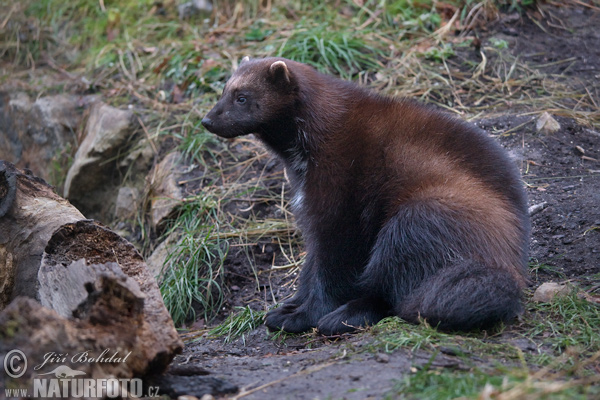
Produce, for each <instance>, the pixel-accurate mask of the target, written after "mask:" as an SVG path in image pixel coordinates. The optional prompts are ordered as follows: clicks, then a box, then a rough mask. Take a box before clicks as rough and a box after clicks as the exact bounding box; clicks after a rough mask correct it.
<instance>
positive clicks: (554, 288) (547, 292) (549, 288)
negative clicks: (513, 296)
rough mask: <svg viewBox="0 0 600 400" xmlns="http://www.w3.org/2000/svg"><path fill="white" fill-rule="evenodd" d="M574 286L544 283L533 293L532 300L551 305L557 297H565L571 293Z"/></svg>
mask: <svg viewBox="0 0 600 400" xmlns="http://www.w3.org/2000/svg"><path fill="white" fill-rule="evenodd" d="M571 289H572V286H571V285H568V284H564V285H561V284H559V283H555V282H545V283H542V284H541V285H540V286H539V287H538V288H537V289H536V290H535V293H533V297H532V298H531V300H533V301H536V302H540V303H550V302H551V301H553V300H554V299H555V298H557V297H563V296H566V295H568V294H569V293H570V292H571Z"/></svg>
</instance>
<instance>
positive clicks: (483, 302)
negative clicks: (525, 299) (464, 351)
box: [395, 262, 523, 331]
mask: <svg viewBox="0 0 600 400" xmlns="http://www.w3.org/2000/svg"><path fill="white" fill-rule="evenodd" d="M395 311H396V313H397V315H399V316H400V317H401V318H403V319H405V320H407V321H410V322H418V320H419V318H422V319H425V320H426V321H427V322H428V323H429V324H430V325H432V326H437V327H438V328H439V329H443V330H461V331H467V330H471V329H477V328H486V327H490V326H492V325H494V324H496V323H498V322H501V321H502V322H509V321H510V320H512V319H514V318H515V317H516V316H517V315H518V314H520V313H521V312H522V311H523V307H522V305H521V288H520V287H519V285H518V284H517V282H516V280H515V278H514V277H513V276H512V275H511V274H509V273H508V272H507V271H504V270H501V269H498V268H490V267H485V266H482V265H479V264H477V263H465V262H463V263H458V264H456V265H454V266H450V267H447V268H443V269H441V270H440V271H439V272H438V273H437V274H436V275H434V276H432V277H430V278H428V279H426V280H424V281H423V283H422V284H421V286H419V287H418V288H416V289H415V290H414V291H412V292H411V293H410V294H409V295H408V296H407V297H406V298H405V299H404V301H402V302H401V304H399V305H397V307H396V310H395Z"/></svg>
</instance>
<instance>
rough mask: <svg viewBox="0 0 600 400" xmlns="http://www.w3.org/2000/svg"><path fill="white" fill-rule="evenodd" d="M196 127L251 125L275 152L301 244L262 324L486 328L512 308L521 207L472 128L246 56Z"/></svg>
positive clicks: (493, 149) (232, 132) (514, 180)
mask: <svg viewBox="0 0 600 400" xmlns="http://www.w3.org/2000/svg"><path fill="white" fill-rule="evenodd" d="M202 124H203V125H204V127H205V128H206V129H207V130H208V131H210V132H212V133H214V134H216V135H218V136H221V137H224V138H233V137H237V136H241V135H247V134H251V133H252V134H254V135H256V137H258V138H259V139H260V140H261V141H262V142H263V143H264V144H265V145H266V146H267V147H268V148H270V149H271V150H272V151H273V152H274V153H275V154H277V155H278V156H279V157H280V158H281V159H282V160H283V162H284V164H285V167H286V170H287V172H288V176H289V179H290V181H291V184H292V187H293V198H292V201H291V205H292V209H293V212H294V215H295V217H296V221H297V225H298V227H299V228H300V230H301V232H302V235H303V238H304V241H305V246H306V253H307V256H306V262H305V263H304V265H303V266H302V271H301V274H300V281H299V287H298V291H297V293H296V295H295V296H294V297H293V298H291V299H290V300H288V301H286V302H285V303H284V304H282V305H281V306H280V307H278V308H275V309H272V310H271V311H269V312H268V314H267V316H266V325H267V326H268V327H269V328H270V329H271V330H284V331H287V332H304V331H307V330H310V329H311V328H314V327H316V328H317V329H318V330H319V332H321V333H322V334H325V335H332V334H339V333H343V332H350V331H353V330H355V329H356V328H357V327H362V326H368V325H372V324H375V323H377V321H379V320H381V319H382V318H384V317H387V316H391V315H397V316H399V317H400V318H402V319H404V320H406V321H409V322H414V323H417V322H419V321H423V320H424V321H427V322H428V323H429V324H430V325H432V326H437V327H438V328H439V329H443V330H463V331H464V330H472V329H478V328H481V329H485V328H488V327H491V326H493V325H494V324H497V323H499V322H510V321H511V320H512V319H514V318H515V317H516V316H517V315H518V314H519V313H520V312H522V304H521V292H522V289H523V288H524V287H525V286H526V284H527V281H528V279H527V267H526V266H527V248H528V237H529V217H528V214H527V205H526V204H527V199H526V195H525V192H524V187H523V185H522V183H521V179H520V174H519V171H518V169H517V168H516V166H515V165H514V163H513V162H512V161H511V159H510V158H509V157H508V154H507V153H506V152H505V151H504V150H503V149H502V147H501V146H500V145H498V144H497V143H496V142H495V141H494V140H493V139H492V138H490V137H489V136H488V135H486V133H485V132H483V131H481V130H480V129H478V128H476V127H475V126H473V125H471V124H469V123H467V122H464V121H461V120H459V119H456V118H454V117H451V116H449V115H447V114H445V113H443V112H440V111H438V110H436V109H433V108H432V107H430V106H426V105H422V104H420V103H418V102H416V101H413V100H410V99H401V98H392V97H386V96H383V95H380V94H377V93H375V92H373V91H370V90H368V89H365V88H363V87H361V86H358V85H357V84H355V83H352V82H347V81H343V80H341V79H338V78H335V77H332V76H329V75H326V74H322V73H320V72H318V71H316V70H315V69H314V68H312V67H310V66H308V65H305V64H302V63H298V62H294V61H291V60H287V59H283V58H264V59H252V60H250V59H248V58H247V57H245V58H244V59H243V60H242V62H241V63H240V66H239V68H238V69H237V70H236V71H235V73H234V74H233V75H232V77H231V78H230V79H229V80H228V82H227V84H226V85H225V88H224V90H223V94H222V96H221V98H220V100H219V101H218V102H217V104H216V105H215V106H214V108H213V109H212V110H211V111H210V112H209V113H208V114H207V115H206V116H205V117H204V118H203V120H202Z"/></svg>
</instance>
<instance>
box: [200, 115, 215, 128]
mask: <svg viewBox="0 0 600 400" xmlns="http://www.w3.org/2000/svg"><path fill="white" fill-rule="evenodd" d="M202 125H203V126H204V127H205V128H206V129H208V130H209V131H210V130H211V128H212V127H213V125H214V124H213V121H212V119H210V118H208V117H204V118H202Z"/></svg>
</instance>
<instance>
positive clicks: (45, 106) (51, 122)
mask: <svg viewBox="0 0 600 400" xmlns="http://www.w3.org/2000/svg"><path fill="white" fill-rule="evenodd" d="M96 99H97V97H96V96H91V95H90V96H74V95H63V94H60V95H55V96H46V97H41V98H39V99H37V100H36V101H32V100H31V99H30V98H29V96H27V95H26V94H25V93H18V92H17V93H11V94H8V93H0V159H2V160H6V161H9V162H11V163H13V164H15V165H16V166H17V167H19V168H27V169H30V170H32V171H33V173H34V174H35V175H36V176H39V177H40V178H42V179H44V180H46V181H48V180H49V179H50V178H51V177H52V174H53V173H56V171H55V170H56V167H54V166H53V163H56V162H57V161H60V160H61V159H62V158H63V157H64V155H65V154H67V153H68V152H69V151H70V149H71V148H74V147H75V146H76V143H77V132H78V131H79V129H80V126H81V124H82V121H83V116H84V111H85V109H86V108H89V107H90V105H91V104H92V103H93V102H95V101H96ZM53 183H56V182H53Z"/></svg>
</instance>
